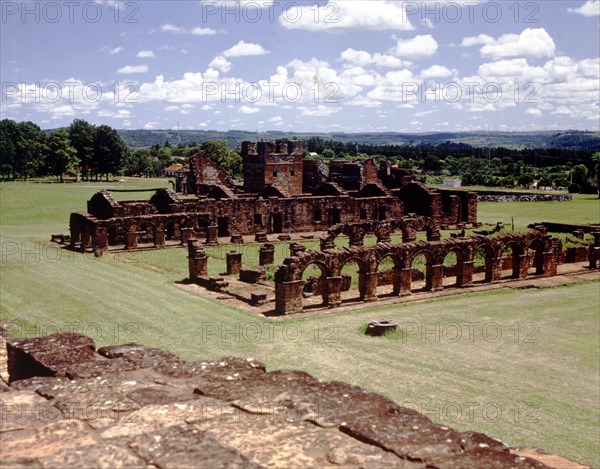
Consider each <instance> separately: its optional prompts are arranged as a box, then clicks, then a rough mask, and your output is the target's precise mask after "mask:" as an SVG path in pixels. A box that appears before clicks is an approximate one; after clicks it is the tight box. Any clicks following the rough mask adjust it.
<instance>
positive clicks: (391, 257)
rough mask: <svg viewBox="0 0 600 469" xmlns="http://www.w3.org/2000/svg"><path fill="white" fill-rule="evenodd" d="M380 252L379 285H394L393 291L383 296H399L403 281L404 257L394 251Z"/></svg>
mask: <svg viewBox="0 0 600 469" xmlns="http://www.w3.org/2000/svg"><path fill="white" fill-rule="evenodd" d="M378 254H379V255H378V259H377V286H378V287H379V286H380V285H392V290H391V292H390V293H388V294H386V295H383V296H398V295H399V294H400V291H401V283H402V279H401V275H402V259H401V258H400V256H398V254H396V253H395V252H392V251H383V252H382V253H378Z"/></svg>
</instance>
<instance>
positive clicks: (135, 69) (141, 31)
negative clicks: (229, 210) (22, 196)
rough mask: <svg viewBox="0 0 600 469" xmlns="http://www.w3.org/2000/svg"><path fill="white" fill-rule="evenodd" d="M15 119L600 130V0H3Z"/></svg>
mask: <svg viewBox="0 0 600 469" xmlns="http://www.w3.org/2000/svg"><path fill="white" fill-rule="evenodd" d="M0 4H1V6H2V11H1V13H2V18H1V23H0V27H1V33H0V34H1V36H0V43H1V57H0V60H1V63H0V79H1V82H2V88H1V90H2V102H1V106H2V108H1V113H0V117H1V118H11V119H15V120H17V121H21V120H31V121H33V122H35V123H37V124H39V125H40V126H41V127H42V128H56V127H60V126H65V125H68V124H69V123H70V122H71V121H72V120H73V119H75V118H83V119H86V120H87V121H89V122H91V123H94V124H108V125H110V126H112V127H116V128H130V129H137V128H146V129H172V128H176V127H177V125H178V123H179V126H180V128H181V129H201V130H202V129H204V130H208V129H214V130H231V129H242V130H252V131H254V130H259V131H260V130H282V131H298V132H311V131H330V132H337V131H340V132H429V131H465V130H487V129H488V128H489V129H490V130H511V131H513V130H514V131H531V130H553V129H582V130H585V129H589V130H599V125H600V123H599V119H600V117H599V116H600V108H599V103H600V58H599V56H600V44H599V41H600V40H599V37H600V30H599V20H600V2H599V1H597V0H588V1H585V0H570V1H536V2H533V1H518V2H517V1H487V0H473V1H465V0H460V1H458V0H457V1H450V0H444V1H442V0H438V1H428V0H422V1H389V0H371V1H369V0H366V1H359V0H337V1H326V0H319V1H298V2H288V1H286V0H277V1H275V0H254V1H250V0H241V1H227V0H215V1H195V0H194V1H192V0H189V1H125V0H123V1H119V2H116V1H113V0H97V1H93V2H92V1H44V2H37V1H6V0H1V1H0Z"/></svg>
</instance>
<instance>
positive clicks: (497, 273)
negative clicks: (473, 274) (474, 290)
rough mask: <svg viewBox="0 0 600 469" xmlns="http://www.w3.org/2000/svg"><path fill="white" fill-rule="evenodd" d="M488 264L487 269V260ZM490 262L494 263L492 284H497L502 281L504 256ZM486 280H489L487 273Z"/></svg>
mask: <svg viewBox="0 0 600 469" xmlns="http://www.w3.org/2000/svg"><path fill="white" fill-rule="evenodd" d="M485 262H486V267H487V262H488V260H487V258H486V260H485ZM490 262H491V263H492V279H491V281H492V282H495V281H497V280H502V256H498V257H494V258H493V259H490ZM485 279H486V281H487V279H488V274H487V271H486V274H485Z"/></svg>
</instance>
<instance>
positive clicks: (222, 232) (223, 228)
mask: <svg viewBox="0 0 600 469" xmlns="http://www.w3.org/2000/svg"><path fill="white" fill-rule="evenodd" d="M217 226H218V236H219V238H221V237H225V236H229V218H228V217H218V218H217Z"/></svg>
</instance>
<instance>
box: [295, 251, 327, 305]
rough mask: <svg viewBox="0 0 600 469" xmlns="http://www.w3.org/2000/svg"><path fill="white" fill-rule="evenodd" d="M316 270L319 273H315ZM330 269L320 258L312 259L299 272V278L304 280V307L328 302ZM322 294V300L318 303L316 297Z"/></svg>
mask: <svg viewBox="0 0 600 469" xmlns="http://www.w3.org/2000/svg"><path fill="white" fill-rule="evenodd" d="M315 271H318V272H319V275H313V273H314V272H315ZM328 277H329V269H328V268H327V266H326V265H325V264H324V263H323V262H321V261H318V260H312V261H311V262H308V263H306V264H305V265H304V267H303V268H302V270H301V271H300V272H299V280H301V281H302V295H303V308H306V307H307V306H321V305H323V304H326V303H327V279H328ZM318 296H320V297H321V298H322V301H321V302H320V303H317V302H315V301H314V298H315V297H318Z"/></svg>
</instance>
